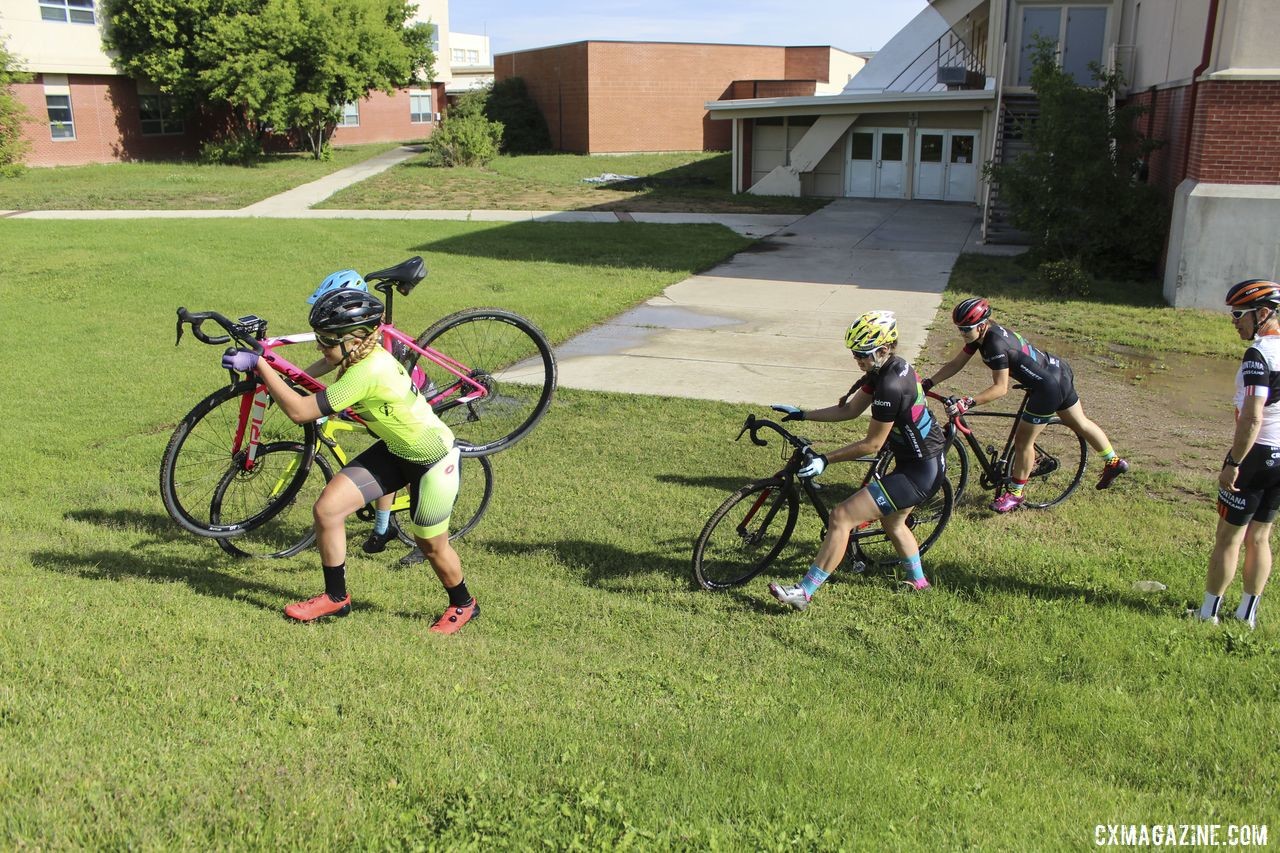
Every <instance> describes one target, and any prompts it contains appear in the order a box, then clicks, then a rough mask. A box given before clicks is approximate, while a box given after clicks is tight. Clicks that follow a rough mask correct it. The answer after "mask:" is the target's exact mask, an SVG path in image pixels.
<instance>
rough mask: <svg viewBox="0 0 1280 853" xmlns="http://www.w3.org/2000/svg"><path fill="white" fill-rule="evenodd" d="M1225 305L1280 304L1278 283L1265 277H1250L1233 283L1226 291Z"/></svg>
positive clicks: (1269, 305)
mask: <svg viewBox="0 0 1280 853" xmlns="http://www.w3.org/2000/svg"><path fill="white" fill-rule="evenodd" d="M1227 305H1229V306H1231V307H1232V308H1263V307H1266V308H1275V307H1276V306H1277V305H1280V284H1276V283H1275V282H1274V281H1270V280H1268V279H1265V278H1251V279H1249V280H1247V281H1242V282H1240V283H1239V284H1234V285H1232V286H1231V289H1230V290H1228V291H1227Z"/></svg>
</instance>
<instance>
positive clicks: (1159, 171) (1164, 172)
mask: <svg viewBox="0 0 1280 853" xmlns="http://www.w3.org/2000/svg"><path fill="white" fill-rule="evenodd" d="M1190 92H1191V88H1190V87H1189V86H1182V87H1179V88H1177V89H1158V90H1156V91H1154V92H1153V91H1151V90H1147V91H1144V92H1139V93H1136V94H1134V95H1132V96H1131V97H1130V98H1129V99H1128V103H1130V104H1137V105H1140V106H1144V107H1147V108H1148V109H1147V112H1146V113H1144V114H1143V115H1141V116H1139V117H1138V130H1139V131H1140V132H1141V133H1142V135H1143V136H1145V137H1147V138H1148V139H1155V140H1160V141H1163V143H1164V144H1163V145H1162V146H1161V147H1160V148H1158V149H1156V150H1155V151H1153V152H1151V154H1150V155H1148V157H1147V183H1149V184H1151V185H1152V186H1154V187H1157V188H1159V190H1160V191H1161V192H1162V193H1163V194H1164V196H1165V197H1166V198H1173V192H1174V190H1176V189H1177V188H1178V184H1180V183H1182V179H1183V178H1184V177H1185V175H1183V172H1182V161H1183V152H1184V151H1185V150H1186V144H1185V142H1186V134H1187V125H1186V120H1187V100H1188V97H1189V95H1190ZM1153 105H1154V106H1153Z"/></svg>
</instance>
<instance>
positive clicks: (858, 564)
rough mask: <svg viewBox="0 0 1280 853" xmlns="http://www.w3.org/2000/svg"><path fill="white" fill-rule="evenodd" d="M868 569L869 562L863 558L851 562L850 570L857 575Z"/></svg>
mask: <svg viewBox="0 0 1280 853" xmlns="http://www.w3.org/2000/svg"><path fill="white" fill-rule="evenodd" d="M866 570H867V564H866V563H864V562H862V561H861V560H854V561H853V562H852V563H850V564H849V571H851V572H853V573H854V574H855V575H860V574H862V573H863V572H865V571H866Z"/></svg>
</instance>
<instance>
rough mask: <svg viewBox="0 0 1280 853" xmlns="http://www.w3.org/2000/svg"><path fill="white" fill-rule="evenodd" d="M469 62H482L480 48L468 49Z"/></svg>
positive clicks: (473, 63)
mask: <svg viewBox="0 0 1280 853" xmlns="http://www.w3.org/2000/svg"><path fill="white" fill-rule="evenodd" d="M467 63H468V64H469V65H479V64H480V51H478V50H468V51H467Z"/></svg>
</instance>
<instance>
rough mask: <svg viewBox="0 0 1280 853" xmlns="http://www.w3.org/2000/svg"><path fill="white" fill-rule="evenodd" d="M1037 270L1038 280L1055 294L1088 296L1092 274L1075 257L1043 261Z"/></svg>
mask: <svg viewBox="0 0 1280 853" xmlns="http://www.w3.org/2000/svg"><path fill="white" fill-rule="evenodd" d="M1037 272H1038V274H1039V276H1040V280H1041V281H1043V282H1044V283H1045V284H1046V285H1047V286H1048V288H1049V292H1050V293H1052V294H1054V295H1055V296H1067V297H1070V296H1088V295H1089V292H1090V290H1091V289H1092V285H1093V276H1091V275H1089V273H1088V272H1086V271H1085V268H1084V267H1083V266H1081V264H1080V261H1079V260H1078V259H1076V258H1064V259H1063V260H1060V261H1045V262H1044V263H1042V264H1041V265H1040V268H1039V270H1038V271H1037Z"/></svg>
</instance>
